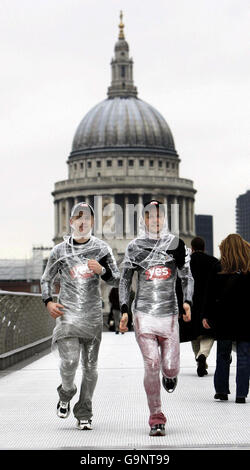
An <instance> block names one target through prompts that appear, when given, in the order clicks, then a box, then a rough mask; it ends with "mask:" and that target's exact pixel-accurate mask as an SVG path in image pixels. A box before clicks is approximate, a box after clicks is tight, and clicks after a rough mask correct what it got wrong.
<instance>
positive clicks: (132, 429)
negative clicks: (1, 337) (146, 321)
mask: <svg viewBox="0 0 250 470" xmlns="http://www.w3.org/2000/svg"><path fill="white" fill-rule="evenodd" d="M215 356H216V343H215V344H214V346H213V348H212V351H211V353H210V356H209V358H208V364H209V374H208V375H207V376H205V377H202V378H200V377H198V376H197V374H196V363H195V361H194V357H193V352H192V348H191V344H190V343H184V344H182V345H181V371H180V376H179V382H178V386H177V388H176V390H175V392H174V393H173V394H167V393H166V392H165V391H164V389H162V403H163V411H164V413H165V414H166V416H167V425H166V436H164V437H149V435H148V432H149V427H148V408H147V401H146V395H145V392H144V388H143V362H142V358H141V354H140V351H139V348H138V345H137V343H136V340H135V337H134V333H133V332H129V333H126V334H125V335H115V334H114V333H111V332H105V333H103V339H102V344H101V348H100V354H99V367H98V370H99V378H98V382H97V386H96V390H95V394H94V400H93V411H94V416H93V430H92V431H79V430H78V429H77V428H76V426H75V424H76V421H75V418H74V416H73V415H72V414H71V415H70V416H69V417H68V419H65V420H63V419H60V418H58V417H57V416H56V412H55V409H56V403H57V401H58V396H57V391H56V387H57V386H58V384H59V383H60V376H59V371H58V363H57V358H56V357H55V356H54V355H53V354H52V353H50V351H48V352H47V354H40V355H37V356H36V358H35V360H34V358H33V360H32V361H29V362H26V363H21V364H19V365H16V366H15V367H14V366H13V367H12V368H10V369H8V370H7V371H2V372H0V398H1V400H0V414H1V426H0V449H2V450H3V449H16V450H17V449H36V450H37V449H249V448H250V426H249V422H250V420H249V415H250V414H249V399H248V401H247V403H246V404H245V405H244V404H236V403H235V369H236V367H235V366H236V357H235V354H233V362H232V364H231V375H230V387H231V395H229V400H228V402H217V401H215V400H214V398H213V396H214V387H213V372H214V367H215ZM80 375H81V371H80V369H79V370H78V371H77V375H76V384H77V385H78V386H79V383H80ZM75 400H77V396H75V397H74V398H73V400H72V407H73V405H74V401H75Z"/></svg>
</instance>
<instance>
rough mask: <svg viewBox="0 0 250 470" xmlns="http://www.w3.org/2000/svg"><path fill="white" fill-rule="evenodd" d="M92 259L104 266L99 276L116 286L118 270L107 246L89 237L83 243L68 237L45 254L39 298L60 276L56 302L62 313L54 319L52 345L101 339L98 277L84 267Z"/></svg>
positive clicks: (43, 295) (46, 293)
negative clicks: (44, 267) (76, 339)
mask: <svg viewBox="0 0 250 470" xmlns="http://www.w3.org/2000/svg"><path fill="white" fill-rule="evenodd" d="M90 259H95V260H96V261H98V262H100V264H102V265H104V266H106V268H107V272H106V273H105V274H104V275H103V276H102V279H103V280H105V281H106V282H107V283H108V284H110V285H113V286H118V284H119V277H120V272H119V270H118V268H117V265H116V261H115V259H114V256H113V254H112V251H111V249H110V247H109V246H108V245H107V244H106V243H105V242H104V241H102V240H100V239H98V238H96V237H94V236H91V237H90V239H89V240H88V241H87V242H86V243H76V242H74V241H73V240H72V238H71V237H67V238H65V240H64V242H62V243H60V244H58V245H56V246H55V247H54V248H53V250H52V252H51V254H50V257H49V260H48V263H47V266H46V269H45V271H44V274H43V276H42V279H41V288H42V298H43V300H46V299H48V298H49V297H52V289H53V281H54V280H55V277H56V275H59V278H60V293H59V298H58V302H59V303H60V304H62V305H63V306H64V311H63V312H64V313H63V315H62V316H60V317H58V318H57V319H56V326H55V329H54V331H53V344H54V343H55V342H56V341H57V340H59V339H63V338H68V337H71V338H72V337H78V338H86V339H89V338H93V337H99V338H101V333H102V326H103V316H102V301H101V295H100V276H99V275H98V274H95V273H94V272H93V271H91V270H90V269H89V268H88V260H90Z"/></svg>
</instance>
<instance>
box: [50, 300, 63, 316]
mask: <svg viewBox="0 0 250 470" xmlns="http://www.w3.org/2000/svg"><path fill="white" fill-rule="evenodd" d="M47 309H48V311H49V313H50V315H51V316H52V317H53V318H57V317H60V316H61V315H63V314H64V312H62V310H60V309H64V306H63V305H61V304H57V303H56V302H52V301H50V302H48V303H47Z"/></svg>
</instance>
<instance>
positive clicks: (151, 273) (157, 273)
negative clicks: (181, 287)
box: [145, 265, 172, 281]
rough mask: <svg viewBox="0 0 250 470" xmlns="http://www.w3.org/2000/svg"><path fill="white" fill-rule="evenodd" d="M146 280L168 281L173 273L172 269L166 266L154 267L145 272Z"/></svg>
mask: <svg viewBox="0 0 250 470" xmlns="http://www.w3.org/2000/svg"><path fill="white" fill-rule="evenodd" d="M145 274H146V280H147V281H152V280H153V279H168V278H169V277H170V276H171V274H172V271H171V269H169V268H167V267H166V266H160V265H159V266H152V267H151V268H149V269H147V271H146V272H145Z"/></svg>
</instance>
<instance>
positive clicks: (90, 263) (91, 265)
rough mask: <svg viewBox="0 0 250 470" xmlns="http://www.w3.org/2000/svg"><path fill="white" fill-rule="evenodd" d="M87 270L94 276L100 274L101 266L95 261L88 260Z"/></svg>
mask: <svg viewBox="0 0 250 470" xmlns="http://www.w3.org/2000/svg"><path fill="white" fill-rule="evenodd" d="M88 268H89V269H90V270H91V271H93V272H94V273H95V274H101V272H102V266H101V264H100V263H98V261H96V260H95V259H90V260H89V261H88Z"/></svg>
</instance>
